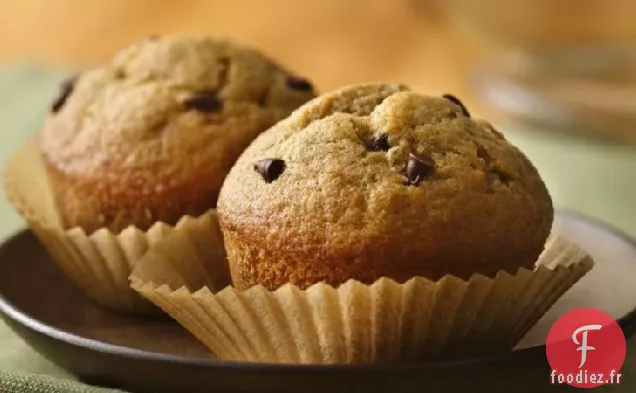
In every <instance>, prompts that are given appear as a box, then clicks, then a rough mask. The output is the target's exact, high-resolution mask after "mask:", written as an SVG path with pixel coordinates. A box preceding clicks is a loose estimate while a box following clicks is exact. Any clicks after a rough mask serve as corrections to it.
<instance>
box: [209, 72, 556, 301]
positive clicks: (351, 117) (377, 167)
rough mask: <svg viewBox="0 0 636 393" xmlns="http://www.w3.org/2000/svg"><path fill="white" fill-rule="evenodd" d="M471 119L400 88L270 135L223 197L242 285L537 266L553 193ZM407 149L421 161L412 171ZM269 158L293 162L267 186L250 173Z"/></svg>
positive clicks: (314, 108)
mask: <svg viewBox="0 0 636 393" xmlns="http://www.w3.org/2000/svg"><path fill="white" fill-rule="evenodd" d="M467 114H468V112H467V111H465V109H464V108H463V107H462V106H461V105H458V104H456V103H454V102H453V101H452V100H451V99H446V98H443V97H427V96H422V95H419V94H416V93H413V92H411V91H409V90H408V89H407V88H406V87H404V86H400V85H361V86H350V87H346V88H343V89H341V90H338V91H335V92H331V93H328V94H326V95H323V96H321V97H318V98H316V99H315V100H313V101H311V102H309V103H307V104H305V105H304V106H302V107H301V108H300V109H298V110H296V111H295V112H294V113H293V114H292V115H291V116H290V117H289V118H288V119H286V120H284V121H282V122H280V123H278V124H277V125H276V126H274V127H272V128H271V129H270V130H268V131H266V132H265V133H263V134H261V135H260V136H259V137H258V138H257V139H256V140H255V141H254V143H253V144H252V145H251V146H250V147H249V148H248V149H246V151H245V152H244V153H243V154H242V155H241V157H240V158H239V160H238V161H237V163H236V165H235V166H234V167H233V168H232V170H231V172H230V174H229V175H228V177H227V178H226V181H225V183H224V185H223V188H222V190H221V194H220V197H219V205H218V213H219V217H220V223H221V227H222V229H223V232H224V236H225V242H226V248H227V251H228V254H229V255H228V256H229V260H230V264H231V270H232V277H233V280H234V284H235V285H236V286H237V287H239V288H247V287H249V286H252V285H254V284H263V285H265V286H266V287H268V288H270V289H273V288H276V287H278V286H280V285H282V284H284V283H287V282H291V283H293V284H296V285H299V286H301V287H305V286H307V285H310V284H312V283H315V282H319V281H326V282H327V283H330V284H332V285H337V284H340V283H342V282H344V281H346V280H347V279H349V278H354V279H358V280H360V281H363V282H367V283H370V282H373V281H375V280H376V279H377V278H379V277H381V276H386V277H391V278H394V279H396V280H398V281H405V280H407V279H408V278H410V277H413V276H424V277H429V278H431V279H438V278H440V277H442V276H444V275H446V274H453V275H456V276H458V277H461V278H468V277H470V276H471V275H472V274H474V273H476V272H480V273H483V274H486V275H494V274H495V273H496V272H497V271H499V270H506V271H509V272H515V271H516V270H517V269H518V268H519V267H521V266H523V267H527V268H531V267H532V266H533V264H534V262H535V260H536V258H537V257H538V255H539V253H540V252H541V251H542V249H543V245H544V242H545V240H546V238H547V236H548V234H549V231H550V228H551V224H552V218H553V208H552V203H551V199H550V196H549V194H548V192H547V190H546V187H545V185H544V183H543V182H542V180H541V178H540V177H539V174H538V173H537V171H536V169H535V168H534V167H533V166H532V164H531V163H530V162H529V161H528V159H527V158H526V157H525V156H524V155H523V154H522V153H521V152H520V151H519V150H518V149H517V148H515V147H513V146H512V145H511V144H510V143H508V142H507V141H506V140H505V139H504V137H503V136H502V134H501V133H499V132H497V131H495V130H494V129H493V128H492V126H490V125H489V124H488V123H486V122H484V121H476V120H473V119H471V118H470V117H468V116H467ZM385 149H388V151H385ZM409 154H411V155H412V156H411V157H413V158H412V159H411V161H413V160H415V161H417V160H419V161H421V162H422V163H420V164H418V163H412V164H410V165H411V166H413V167H414V168H411V169H410V170H409V168H408V167H409V164H408V162H409ZM262 159H281V160H283V161H284V164H285V166H284V169H283V170H282V173H280V174H279V175H278V176H277V177H276V176H275V175H276V174H274V177H276V178H275V179H270V180H271V182H267V181H266V180H265V179H264V177H263V176H262V175H261V174H260V173H259V172H258V171H256V170H254V167H253V165H254V163H255V162H257V161H259V160H262ZM418 170H419V172H418ZM409 171H410V173H411V176H409V175H408V173H409ZM415 175H418V176H415ZM409 182H410V183H409Z"/></svg>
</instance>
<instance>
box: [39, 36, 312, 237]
mask: <svg viewBox="0 0 636 393" xmlns="http://www.w3.org/2000/svg"><path fill="white" fill-rule="evenodd" d="M64 93H66V94H62V97H61V99H60V100H58V102H56V103H55V104H54V108H53V112H54V113H52V114H51V115H50V116H49V118H48V119H47V120H46V123H45V126H44V130H43V133H42V139H41V146H42V151H43V156H44V159H45V163H46V164H47V165H48V167H49V170H50V173H51V177H52V182H53V185H54V188H55V190H56V192H57V200H58V202H59V203H58V204H59V205H60V209H61V213H62V216H63V218H64V219H65V221H66V223H67V225H68V226H76V225H79V226H81V227H83V228H84V229H85V230H87V231H93V230H95V229H97V228H99V227H102V226H104V227H107V228H109V229H111V230H113V231H119V230H121V229H123V228H125V227H126V226H128V225H136V226H138V227H140V228H142V229H145V228H147V227H149V226H150V225H152V223H154V222H156V221H164V222H167V223H169V224H174V223H175V222H176V221H177V220H178V219H179V218H180V217H181V216H182V215H184V214H200V213H202V212H204V211H205V210H207V209H209V208H212V207H214V206H215V202H216V197H217V194H218V191H219V189H220V187H221V184H222V182H223V179H224V177H225V175H226V174H227V172H228V171H229V169H230V167H231V166H232V164H233V163H234V161H235V159H236V158H237V157H238V155H239V154H240V153H241V152H242V151H243V149H244V148H245V147H246V146H247V145H248V144H249V143H250V142H251V140H252V139H253V138H254V137H256V135H258V134H259V133H260V132H262V131H263V130H265V129H267V128H268V127H270V126H271V125H273V124H274V123H275V122H276V121H278V120H280V119H281V118H283V117H285V116H287V115H288V114H289V113H290V112H291V111H292V110H293V109H295V108H297V107H298V106H299V105H301V104H302V103H304V102H306V101H307V100H309V99H310V98H311V97H313V95H314V94H313V89H312V87H311V85H310V84H309V83H308V82H306V81H305V80H304V79H300V78H298V77H294V76H293V75H291V74H290V73H289V72H287V71H286V70H284V69H283V68H281V67H280V66H278V65H276V64H275V63H274V62H272V61H270V60H269V59H267V58H266V57H264V56H263V55H262V54H260V53H258V52H256V51H254V50H252V49H250V48H247V47H245V46H242V45H240V44H237V43H235V42H232V41H229V40H225V39H214V38H209V37H182V36H169V37H163V38H150V39H146V40H144V41H142V42H139V43H137V44H134V45H132V46H130V47H128V48H126V49H124V50H122V51H121V52H120V53H118V54H117V55H116V56H115V57H114V59H112V60H111V61H110V62H108V63H106V64H104V65H102V66H100V67H98V68H95V69H93V70H90V71H87V72H85V73H83V74H82V75H81V76H80V77H79V78H78V79H77V80H75V81H74V83H73V84H72V85H69V87H68V88H67V91H65V92H64Z"/></svg>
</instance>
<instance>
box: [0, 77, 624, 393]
mask: <svg viewBox="0 0 636 393" xmlns="http://www.w3.org/2000/svg"><path fill="white" fill-rule="evenodd" d="M62 77H63V73H62V72H56V71H51V70H42V69H39V68H36V67H24V66H21V67H15V68H11V69H4V70H0V126H1V127H2V137H3V139H2V143H1V144H0V165H2V166H4V162H5V161H6V159H7V158H8V155H9V154H10V153H11V152H12V151H15V149H16V148H17V147H18V146H19V144H20V143H21V142H22V141H23V140H24V139H25V138H26V137H27V136H28V135H31V134H33V133H35V132H37V130H38V129H39V127H40V124H41V121H42V117H43V116H44V114H45V112H46V111H47V110H48V107H49V104H50V102H51V100H52V98H53V97H54V96H55V94H56V92H57V86H58V83H59V81H60V79H61V78H62ZM506 131H507V132H506V135H507V137H508V138H509V139H511V140H512V141H513V142H514V143H515V144H517V145H518V146H519V147H520V148H521V149H522V150H523V151H524V152H526V153H527V154H528V155H529V156H530V158H531V159H532V161H533V162H534V163H535V164H536V165H537V167H538V168H539V170H540V171H541V173H542V175H543V177H544V178H545V179H546V182H547V184H548V187H549V188H550V191H551V193H552V196H553V198H554V200H555V204H556V205H557V206H558V207H564V208H568V209H571V210H578V211H581V212H584V213H585V214H587V215H590V216H596V217H599V218H601V219H602V220H604V221H607V222H608V223H611V224H612V225H613V226H615V227H617V228H619V229H621V230H623V231H624V232H627V233H630V234H631V235H632V236H635V237H636V209H634V207H635V206H634V205H635V204H636V146H631V147H630V146H619V145H611V144H603V143H598V142H591V141H588V140H583V139H579V138H574V137H569V136H564V135H553V134H539V133H537V132H534V131H524V132H521V131H515V132H511V131H508V130H506ZM635 132H636V130H635ZM0 217H1V220H0V237H2V238H4V237H6V236H7V235H9V234H11V233H12V232H14V231H16V230H17V229H19V228H20V227H22V226H23V225H24V223H23V221H22V220H21V218H20V217H19V216H18V215H17V214H16V213H15V212H14V211H13V209H12V208H11V207H10V206H9V205H8V203H6V202H5V201H4V199H0ZM0 370H1V371H0V393H4V392H11V393H26V392H38V393H39V392H47V393H49V392H65V393H66V392H71V393H73V392H78V393H92V392H95V393H97V392H106V391H108V392H111V393H112V392H115V391H114V390H106V389H94V388H91V387H88V386H85V385H82V384H79V383H77V382H74V381H73V377H72V376H70V375H68V374H67V373H66V372H64V371H63V370H61V369H60V368H58V367H57V366H55V365H53V364H51V363H50V362H49V361H47V360H45V359H44V358H42V357H41V356H40V355H39V354H37V353H36V352H35V351H34V350H32V349H31V348H30V347H28V346H27V345H26V344H25V343H24V342H23V341H22V340H20V339H19V338H18V337H17V336H15V335H14V334H13V333H12V332H11V331H10V330H9V328H8V327H7V326H6V325H4V323H3V322H0ZM622 371H623V374H624V377H623V379H622V381H623V384H621V385H619V386H611V387H605V388H601V390H604V391H612V392H621V391H622V392H629V391H633V390H634V387H636V340H632V342H631V343H630V344H629V349H628V355H627V361H626V364H625V366H624V368H623V370H622ZM546 378H547V376H546Z"/></svg>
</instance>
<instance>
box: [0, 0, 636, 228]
mask: <svg viewBox="0 0 636 393" xmlns="http://www.w3.org/2000/svg"><path fill="white" fill-rule="evenodd" d="M635 15H636V2H635V1H633V0H517V1H505V0H372V1H368V0H303V1H295V0H266V1H265V0H263V1H254V0H233V1H221V0H182V1H176V0H164V1H154V0H135V1H129V0H108V1H98V0H95V1H86V0H56V1H51V0H22V1H13V0H0V111H3V112H0V116H2V113H5V114H7V115H6V116H5V117H4V118H0V121H2V128H0V129H1V130H2V131H1V132H2V133H3V134H4V136H5V140H9V141H14V140H15V142H12V143H15V144H17V143H18V141H19V140H21V139H20V138H22V137H21V136H20V135H21V133H24V132H26V131H24V130H28V131H29V132H36V131H37V128H38V127H39V124H40V122H41V117H42V116H43V115H44V114H45V113H46V110H47V108H48V103H49V102H50V99H51V97H53V96H54V95H55V94H56V90H57V84H58V82H59V80H60V78H62V77H63V76H64V75H66V74H68V73H70V72H72V70H74V69H81V68H83V67H88V66H90V65H92V64H95V63H97V62H100V61H103V60H105V59H107V58H109V57H110V56H111V55H112V54H113V53H114V52H115V51H117V50H118V49H119V48H121V47H122V46H124V45H127V44H128V43H130V42H133V41H135V40H139V39H141V38H143V37H146V36H148V35H150V34H160V35H161V34H170V33H190V34H212V35H220V36H231V37H234V38H236V39H238V40H240V41H243V42H245V43H247V44H251V45H253V46H255V47H257V48H260V49H261V50H263V51H264V52H266V53H267V54H269V55H270V56H271V57H273V58H275V59H277V60H278V61H279V62H281V63H283V64H284V65H285V66H287V67H288V68H290V69H292V70H296V71H297V72H298V73H300V74H302V75H307V76H309V77H310V78H311V79H312V80H313V81H314V83H315V85H316V86H317V88H318V89H319V90H320V91H327V90H330V89H333V88H336V87H338V86H341V85H344V84H351V83H359V82H368V81H380V80H382V81H396V82H402V83H406V84H408V85H410V86H411V87H412V88H413V89H415V90H417V91H420V92H424V93H429V94H443V93H452V94H454V95H456V96H458V97H460V98H461V99H462V101H464V102H465V103H466V104H467V106H468V107H469V108H470V111H471V112H472V113H475V114H477V116H479V117H486V118H488V119H489V120H491V121H492V122H493V123H495V124H496V125H497V126H498V127H499V128H501V129H502V130H503V131H504V132H506V134H507V135H509V137H510V138H511V139H512V140H513V141H514V142H515V143H517V144H519V145H520V146H521V147H522V149H523V150H524V151H525V152H526V153H527V154H528V155H530V156H531V158H532V159H533V161H534V162H535V163H536V165H537V166H538V167H539V169H541V171H542V174H543V176H544V177H545V179H546V181H547V182H548V185H549V186H550V189H551V191H552V193H553V197H554V198H555V200H556V202H557V204H558V205H562V206H565V207H567V208H571V209H574V210H580V211H583V212H585V213H588V214H591V215H596V216H601V217H602V218H606V219H607V220H609V221H611V222H613V223H616V224H617V226H619V227H621V228H623V229H628V230H633V231H634V233H636V213H634V211H635V210H636V209H634V210H632V209H631V208H632V206H633V204H634V201H636V162H635V161H634V160H635V159H636V150H634V149H636V23H634V22H633V20H634V16H635ZM21 113H24V114H22V115H21ZM529 135H531V136H529ZM7 138H8V139H7ZM9 145H11V143H9ZM566 174H567V176H566ZM609 206H611V207H609ZM626 209H628V210H629V211H627V210H626Z"/></svg>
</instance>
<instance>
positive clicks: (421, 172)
mask: <svg viewBox="0 0 636 393" xmlns="http://www.w3.org/2000/svg"><path fill="white" fill-rule="evenodd" d="M434 169H435V163H434V162H433V160H431V159H429V158H423V157H418V156H416V155H415V154H413V153H409V162H408V164H407V166H406V177H407V178H408V181H409V184H410V185H412V186H416V185H418V184H419V183H420V182H421V181H422V180H424V178H425V177H426V176H428V175H429V174H430V173H431V172H432V171H433V170H434Z"/></svg>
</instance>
